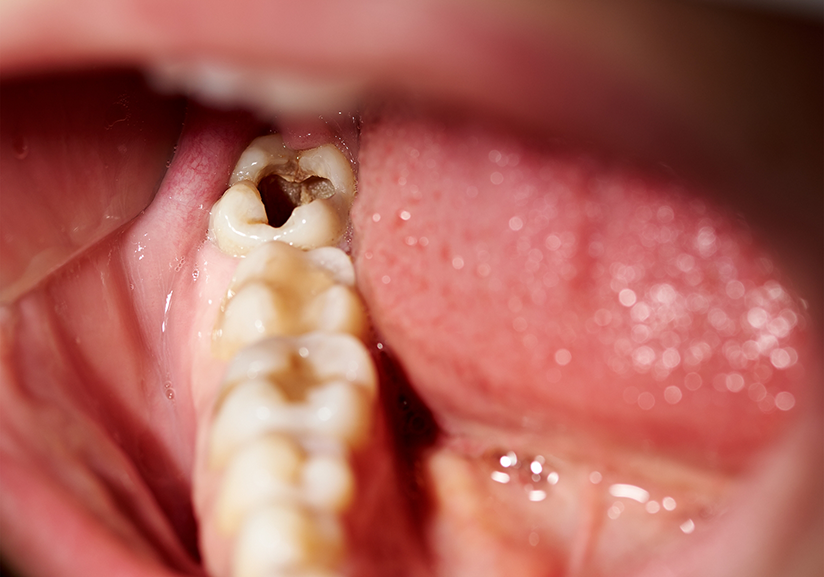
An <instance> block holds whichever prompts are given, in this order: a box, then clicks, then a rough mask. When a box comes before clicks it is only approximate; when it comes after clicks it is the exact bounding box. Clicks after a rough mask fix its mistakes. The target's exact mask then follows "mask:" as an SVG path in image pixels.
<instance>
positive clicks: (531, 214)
mask: <svg viewBox="0 0 824 577" xmlns="http://www.w3.org/2000/svg"><path fill="white" fill-rule="evenodd" d="M359 195H360V196H359V201H358V204H357V205H356V207H355V212H354V215H353V221H354V226H355V232H356V235H355V237H356V239H357V244H356V250H355V258H356V264H357V274H358V279H359V282H360V283H361V285H360V288H361V290H362V292H363V293H364V296H365V298H366V300H367V303H368V305H369V308H370V311H371V314H372V315H373V321H374V323H375V325H376V327H377V329H378V330H379V331H380V333H381V334H382V337H383V338H384V339H385V342H386V343H387V344H388V345H389V347H390V348H391V349H393V350H394V351H395V352H396V354H397V355H398V356H399V358H400V360H401V362H402V364H403V366H404V367H405V369H406V371H407V372H408V373H409V377H410V379H411V381H412V383H413V384H414V386H415V387H416V388H417V389H418V391H419V393H420V394H421V396H422V397H423V398H424V400H425V401H426V402H427V403H428V404H429V405H430V406H431V407H432V408H433V410H434V412H435V414H436V415H437V416H438V418H439V419H440V421H441V424H442V425H443V426H444V428H445V429H446V430H447V431H451V432H453V433H460V432H461V431H465V430H469V428H470V427H471V425H472V424H473V423H479V422H485V423H488V424H489V423H491V424H494V426H495V427H497V428H498V429H500V430H502V431H519V432H524V431H526V432H530V433H535V434H537V435H544V434H548V433H551V432H552V431H564V430H568V429H570V430H584V428H585V429H586V431H588V432H592V431H595V432H596V434H600V435H604V436H608V437H609V438H610V439H617V440H619V442H621V443H628V444H630V445H632V446H644V447H647V448H649V447H655V448H658V449H661V450H665V451H673V452H677V453H678V455H679V456H680V457H686V458H696V459H700V460H702V461H704V460H705V459H709V460H711V461H716V460H718V458H719V457H720V459H721V462H722V463H723V464H725V465H728V466H734V467H737V466H738V465H740V464H741V463H742V462H743V459H744V458H745V457H746V456H748V455H750V454H751V453H752V451H753V450H754V449H755V448H757V447H759V446H761V444H762V443H763V442H764V441H765V440H766V439H767V438H769V437H770V436H771V435H773V434H774V431H775V429H776V428H777V426H778V425H779V424H780V423H781V422H782V420H783V417H785V416H786V412H785V411H786V410H788V409H790V408H791V407H792V406H793V405H794V404H795V403H796V401H799V400H800V399H802V398H803V391H801V390H798V389H799V386H798V385H797V383H798V381H799V376H800V374H801V371H802V367H801V364H802V363H801V362H798V361H797V358H798V353H802V354H803V351H802V349H803V346H804V335H803V331H802V330H801V327H802V325H803V324H804V320H803V315H802V313H801V311H800V309H799V306H798V304H797V302H796V301H795V300H794V299H793V297H792V296H791V295H790V294H789V293H788V292H787V290H786V289H785V288H784V286H783V285H782V284H780V282H779V281H778V278H779V277H778V274H777V273H776V272H775V271H774V270H773V264H772V261H770V260H769V258H768V257H767V256H766V253H764V252H763V251H762V250H761V249H760V248H759V247H758V246H757V245H756V243H755V242H754V241H753V239H752V237H751V235H750V234H749V232H748V230H747V229H746V228H745V227H744V226H742V225H741V223H739V222H737V221H735V220H734V219H733V218H731V217H730V216H729V215H727V214H725V213H724V212H723V211H720V210H718V209H716V208H715V207H713V206H712V203H710V202H708V201H707V200H706V199H701V198H700V197H698V196H697V194H696V193H695V192H694V191H691V190H688V191H685V190H683V189H682V188H680V187H679V186H677V185H675V184H673V183H672V182H670V181H669V180H667V179H663V178H659V177H657V176H652V175H650V174H649V173H648V172H647V173H639V172H638V171H635V170H632V169H630V168H628V167H625V166H618V165H616V164H614V163H606V162H603V161H600V160H598V159H596V158H593V157H591V156H589V155H587V154H583V153H577V152H571V151H570V150H569V147H568V146H558V145H557V143H556V144H552V145H550V144H547V143H536V142H530V141H529V140H527V139H525V138H516V137H513V136H512V135H510V134H509V133H506V132H503V131H500V130H498V129H497V128H496V127H494V126H489V125H479V124H475V123H469V122H463V121H459V120H455V119H454V118H452V119H448V120H446V121H445V120H444V119H443V118H434V117H431V116H429V115H428V114H426V113H422V112H420V111H417V110H415V111H411V110H408V109H404V110H401V111H398V110H392V111H386V110H384V111H381V112H377V113H375V114H373V115H372V116H371V117H370V118H368V119H367V120H365V121H364V124H363V131H362V141H361V163H360V189H359Z"/></svg>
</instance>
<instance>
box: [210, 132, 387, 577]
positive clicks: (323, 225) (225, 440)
mask: <svg viewBox="0 0 824 577" xmlns="http://www.w3.org/2000/svg"><path fill="white" fill-rule="evenodd" d="M271 174H276V175H278V176H279V177H280V178H281V179H283V180H284V181H286V183H287V185H284V186H283V190H284V192H286V193H287V194H288V195H289V197H290V199H291V200H292V202H293V203H294V204H295V205H296V208H295V209H294V211H293V212H292V215H291V216H290V217H289V219H288V220H287V222H286V223H285V224H284V225H283V226H282V227H279V228H275V227H272V226H270V225H269V224H268V223H267V216H266V209H265V207H264V205H263V202H262V200H261V196H260V192H259V191H258V188H257V185H258V184H259V183H260V181H261V180H262V179H263V178H266V177H267V176H268V175H271ZM309 177H317V178H312V179H311V180H307V179H309ZM288 183H297V184H296V186H294V187H292V186H291V185H288ZM230 184H231V186H230V188H229V189H228V190H227V191H226V192H225V193H224V195H223V197H222V198H221V199H220V200H219V201H218V202H217V203H216V204H215V206H214V207H213V208H212V213H211V219H210V227H209V234H210V238H211V239H212V240H213V241H214V242H215V243H216V244H217V245H218V247H219V248H220V249H221V250H222V251H224V252H227V253H229V254H232V255H234V256H243V257H245V258H243V260H241V261H240V263H239V264H238V266H237V269H236V270H235V274H234V277H233V278H232V281H231V283H230V285H229V287H228V290H227V292H226V296H225V298H224V299H223V302H222V303H221V307H220V312H219V315H218V319H217V322H216V325H215V328H214V330H213V333H212V351H213V354H214V355H215V356H217V357H220V358H223V359H227V360H228V359H231V361H230V363H229V365H228V368H227V371H226V374H225V376H224V380H223V384H222V386H221V389H220V392H219V394H218V397H217V399H216V401H215V406H214V415H213V418H212V421H211V426H210V428H209V430H207V431H204V436H205V440H206V443H205V452H204V453H203V454H202V455H201V458H202V461H203V462H204V468H205V469H206V472H207V473H206V474H207V475H210V476H212V477H213V478H214V479H216V482H217V485H216V493H209V494H210V495H212V496H211V497H209V502H208V503H205V504H204V505H203V507H201V508H200V509H201V510H200V511H199V512H200V513H201V514H202V515H204V516H205V517H206V518H207V521H208V526H209V527H210V530H211V531H213V532H214V533H215V534H216V535H217V537H216V538H217V539H219V540H222V541H223V542H227V543H230V544H231V547H230V551H231V560H228V559H224V560H214V559H212V558H211V554H210V550H209V548H208V547H204V551H205V557H206V562H207V565H209V568H210V570H212V571H213V572H215V573H218V574H221V575H224V574H226V573H228V574H230V575H232V576H234V577H266V576H269V575H275V574H277V575H280V574H288V575H296V576H297V575H334V574H337V572H336V569H335V568H336V567H337V566H338V565H339V564H340V561H341V559H342V557H343V552H344V550H345V544H344V531H343V528H342V525H341V519H340V515H342V514H343V513H345V512H346V510H347V509H348V508H349V507H350V505H351V503H352V500H353V497H354V494H355V478H354V473H353V471H352V466H351V463H350V460H349V459H350V453H351V452H352V450H354V449H357V448H359V447H361V446H363V444H364V443H365V442H366V440H367V437H368V434H369V431H370V429H371V426H372V424H371V423H372V413H373V410H374V401H375V397H376V394H377V375H376V372H375V368H374V365H373V363H372V359H371V357H370V355H369V353H368V351H367V350H366V348H365V347H364V345H363V343H362V342H361V341H360V340H359V338H362V337H363V336H364V335H365V333H366V329H367V324H366V315H365V312H364V307H363V304H362V302H361V300H360V297H359V295H358V294H357V292H356V290H355V271H354V268H353V266H352V261H351V259H350V258H349V257H348V256H347V255H346V253H344V252H343V251H342V250H340V249H338V248H335V247H334V246H332V245H334V244H336V243H337V242H338V241H339V239H340V238H341V236H342V235H343V233H344V232H345V229H346V226H347V223H348V211H349V207H350V205H351V203H352V199H353V197H354V193H355V183H354V176H353V174H352V170H351V167H350V166H349V163H348V161H347V160H346V159H345V158H344V157H343V155H342V154H341V153H340V151H338V150H337V149H336V148H335V147H334V146H331V145H326V146H321V147H319V148H316V149H312V150H309V151H302V152H296V151H293V150H291V149H289V148H288V147H286V146H285V145H284V143H283V139H282V138H281V137H280V136H278V135H270V136H264V137H261V138H257V139H255V140H254V141H253V142H252V144H251V145H250V146H249V148H247V150H246V151H245V152H244V153H243V154H242V155H241V158H240V160H239V161H238V164H237V166H236V167H235V171H234V173H233V174H232V178H231V180H230ZM273 241H277V242H273ZM204 509H205V510H204Z"/></svg>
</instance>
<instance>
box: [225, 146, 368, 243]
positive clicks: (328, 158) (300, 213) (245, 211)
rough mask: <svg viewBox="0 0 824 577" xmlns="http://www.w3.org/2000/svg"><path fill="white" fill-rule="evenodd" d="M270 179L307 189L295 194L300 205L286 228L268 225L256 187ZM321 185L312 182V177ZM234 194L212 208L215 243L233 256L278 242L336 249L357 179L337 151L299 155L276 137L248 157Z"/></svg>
mask: <svg viewBox="0 0 824 577" xmlns="http://www.w3.org/2000/svg"><path fill="white" fill-rule="evenodd" d="M271 174H276V175H278V176H279V177H280V178H282V179H283V180H284V181H287V182H294V183H302V184H299V185H298V186H297V187H296V188H295V189H294V190H293V191H292V193H290V198H291V201H292V202H293V203H294V205H295V207H296V208H295V209H294V210H293V211H292V214H291V216H290V217H289V219H288V220H287V221H286V223H285V224H284V225H283V226H281V227H277V228H275V227H272V226H269V224H268V219H267V216H266V209H265V207H264V206H263V201H262V200H261V198H260V193H259V192H258V189H257V186H258V185H259V184H260V181H261V180H262V179H263V178H265V177H266V176H269V175H271ZM313 176H314V177H318V178H319V179H320V180H307V179H309V178H310V177H313ZM229 183H230V185H231V186H230V188H229V189H228V190H227V191H226V192H225V193H224V195H223V197H222V198H221V199H220V200H219V201H218V202H217V203H215V205H214V206H213V207H212V214H211V218H210V222H209V235H210V238H212V240H213V241H214V242H215V243H216V244H217V245H218V247H219V248H220V249H221V250H222V251H224V252H226V253H228V254H231V255H233V256H242V255H246V254H248V253H249V251H251V250H252V249H253V248H254V247H255V246H258V245H260V244H262V243H264V242H268V241H272V240H278V241H282V242H285V243H288V244H291V245H293V246H296V247H298V248H303V249H311V248H317V247H321V246H331V245H334V244H336V243H337V242H338V240H339V239H340V238H341V236H342V235H343V233H344V232H345V229H346V225H347V222H348V218H349V208H350V207H351V205H352V199H353V198H354V195H355V177H354V174H353V173H352V168H351V166H350V165H349V161H347V160H346V157H344V156H343V154H342V153H341V152H340V151H339V150H338V149H337V148H336V147H335V146H333V145H331V144H326V145H323V146H319V147H317V148H313V149H311V150H305V151H294V150H292V149H290V148H288V147H286V146H285V145H284V144H283V138H282V137H281V136H280V135H277V134H270V135H268V136H261V137H260V138H256V139H255V140H253V141H252V143H251V144H250V145H249V147H248V148H247V149H246V150H245V151H244V152H243V154H242V155H241V157H240V159H239V160H238V163H237V165H236V167H235V170H234V172H233V173H232V177H231V178H230V180H229Z"/></svg>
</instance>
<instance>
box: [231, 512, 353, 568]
mask: <svg viewBox="0 0 824 577" xmlns="http://www.w3.org/2000/svg"><path fill="white" fill-rule="evenodd" d="M342 549H343V531H342V529H341V528H340V526H339V525H338V523H337V521H336V520H335V519H333V518H331V516H320V515H313V514H312V513H310V512H309V511H307V510H306V509H303V508H300V507H298V506H294V505H287V504H278V505H269V506H267V507H263V508H261V509H259V510H257V511H255V512H253V513H252V514H251V515H249V516H248V517H247V518H246V520H245V521H244V523H243V526H242V527H241V529H240V532H239V534H238V538H237V541H236V542H235V552H234V567H233V570H234V571H233V575H234V576H235V577H270V576H271V575H304V574H311V573H310V572H311V571H312V570H313V569H315V568H317V569H316V570H323V569H322V568H323V567H328V566H330V565H333V564H335V563H336V562H337V560H338V558H339V557H340V555H341V552H342Z"/></svg>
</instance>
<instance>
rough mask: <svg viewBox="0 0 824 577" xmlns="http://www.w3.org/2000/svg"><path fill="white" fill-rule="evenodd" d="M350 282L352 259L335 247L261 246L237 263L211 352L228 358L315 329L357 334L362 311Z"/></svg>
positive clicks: (362, 329) (361, 330)
mask: <svg viewBox="0 0 824 577" xmlns="http://www.w3.org/2000/svg"><path fill="white" fill-rule="evenodd" d="M353 284H354V270H353V268H352V263H351V261H350V260H349V257H348V256H347V255H346V254H345V253H343V251H341V250H339V249H335V248H331V247H326V248H324V249H322V252H321V253H320V254H315V251H309V252H303V251H300V250H298V249H295V248H292V247H290V246H288V245H286V244H283V243H278V242H272V243H266V244H264V245H261V246H260V247H258V248H257V249H255V250H254V251H253V252H252V253H250V255H249V256H248V257H247V258H246V259H244V260H243V261H242V262H241V263H240V264H239V265H238V268H237V270H236V272H235V276H234V278H233V279H232V282H231V284H230V286H229V289H228V291H227V295H226V298H225V300H224V302H223V304H222V306H221V312H220V314H219V316H218V320H217V322H216V325H215V330H214V331H213V332H212V343H213V352H214V354H215V355H216V356H218V357H220V358H224V359H228V358H231V357H232V356H233V355H234V354H235V353H236V352H237V351H238V350H240V349H241V348H242V347H243V346H246V345H249V344H251V343H254V342H256V341H258V340H260V339H262V338H265V337H268V336H286V335H299V334H304V333H307V332H310V331H318V330H320V331H326V332H330V333H332V332H334V333H348V334H352V335H357V336H360V335H362V334H364V332H365V330H366V315H365V313H364V308H363V304H362V303H361V300H360V297H359V296H358V295H357V293H356V292H355V290H354V287H353V286H352V285H353Z"/></svg>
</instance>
